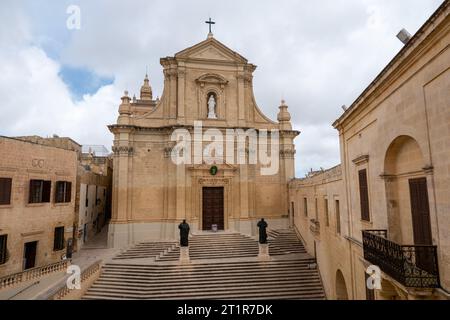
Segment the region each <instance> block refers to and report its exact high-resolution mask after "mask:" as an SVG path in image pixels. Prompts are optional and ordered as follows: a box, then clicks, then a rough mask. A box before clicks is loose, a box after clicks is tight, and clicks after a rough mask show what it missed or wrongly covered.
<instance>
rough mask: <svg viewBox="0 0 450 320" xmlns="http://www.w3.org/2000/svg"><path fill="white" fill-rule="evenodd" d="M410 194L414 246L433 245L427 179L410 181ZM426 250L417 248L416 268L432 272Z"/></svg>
mask: <svg viewBox="0 0 450 320" xmlns="http://www.w3.org/2000/svg"><path fill="white" fill-rule="evenodd" d="M409 193H410V201H411V215H412V225H413V236H414V244H415V245H418V246H421V245H425V246H427V245H432V244H433V240H432V236H431V223H430V206H429V203H428V190H427V179H426V178H417V179H409ZM430 254H431V253H430V251H428V250H426V248H421V247H417V248H416V266H417V267H419V268H420V269H422V270H425V271H427V270H429V271H431V270H432V268H433V266H432V258H433V257H431V256H430Z"/></svg>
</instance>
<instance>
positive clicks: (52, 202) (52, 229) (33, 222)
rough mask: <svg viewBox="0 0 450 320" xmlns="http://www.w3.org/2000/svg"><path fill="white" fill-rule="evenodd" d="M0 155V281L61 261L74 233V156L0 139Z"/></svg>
mask: <svg viewBox="0 0 450 320" xmlns="http://www.w3.org/2000/svg"><path fill="white" fill-rule="evenodd" d="M37 138H38V137H35V138H34V140H35V141H36V139H37ZM31 140H33V139H31ZM60 142H62V141H60ZM66 142H67V141H66ZM0 154H1V162H0V277H1V276H5V275H8V274H11V273H16V272H20V271H22V270H24V269H30V268H33V267H38V266H43V265H46V264H50V263H54V262H58V261H61V258H62V256H63V255H64V254H65V253H66V251H65V249H66V243H67V239H69V238H71V237H72V233H73V218H74V203H75V201H74V199H75V188H74V187H73V186H75V183H76V178H77V153H76V151H75V150H67V149H65V148H60V147H52V146H47V145H44V144H38V143H36V142H30V141H24V140H19V139H15V138H7V137H0Z"/></svg>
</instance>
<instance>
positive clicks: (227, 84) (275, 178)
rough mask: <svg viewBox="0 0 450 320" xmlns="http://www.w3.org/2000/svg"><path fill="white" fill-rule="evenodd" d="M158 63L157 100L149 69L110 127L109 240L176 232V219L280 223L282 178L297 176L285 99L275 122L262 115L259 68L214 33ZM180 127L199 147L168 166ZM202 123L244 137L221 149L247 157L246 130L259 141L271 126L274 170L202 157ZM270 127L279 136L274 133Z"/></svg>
mask: <svg viewBox="0 0 450 320" xmlns="http://www.w3.org/2000/svg"><path fill="white" fill-rule="evenodd" d="M160 62H161V65H162V67H163V72H164V91H163V94H162V96H161V99H153V92H152V88H151V86H150V82H149V79H148V77H147V76H146V77H145V80H144V84H143V86H142V88H141V92H140V99H136V98H133V99H131V98H130V97H128V94H127V93H126V94H125V95H124V96H123V97H122V103H121V105H120V107H119V117H118V119H117V123H116V124H112V125H110V126H109V129H110V131H111V132H112V133H113V134H114V146H113V151H114V179H113V213H112V220H111V224H110V226H109V238H108V241H109V244H110V245H111V246H123V245H127V244H130V243H135V242H137V241H141V240H144V239H175V238H176V237H177V235H178V232H177V226H178V224H179V223H180V222H181V220H182V219H187V220H188V222H189V223H190V225H191V229H192V230H194V232H195V231H196V230H211V228H213V227H214V225H215V226H216V227H217V229H219V230H220V229H222V230H236V231H240V232H242V233H245V234H254V233H255V231H256V230H255V229H256V227H255V225H256V221H257V220H258V219H259V218H260V217H264V218H266V219H267V220H268V221H269V224H270V225H271V226H273V227H286V226H287V225H288V223H289V217H288V211H289V210H288V199H287V183H288V181H289V180H291V179H292V178H293V177H294V153H295V148H294V144H293V139H294V138H295V137H296V136H297V135H298V133H299V132H297V131H294V130H292V127H291V123H290V115H289V112H288V111H287V106H286V105H285V104H284V102H283V103H282V105H281V106H280V111H279V114H278V121H272V120H270V119H268V118H267V117H266V116H265V115H264V114H263V113H262V112H261V110H260V109H259V108H258V106H257V103H256V100H255V97H254V94H253V86H252V84H253V82H252V78H253V72H254V71H255V69H256V66H255V65H253V64H251V63H249V62H248V61H247V59H245V58H244V57H242V56H241V55H240V54H238V53H236V52H234V51H232V50H231V49H229V48H227V47H226V46H225V45H223V44H222V43H221V42H219V41H218V40H216V39H215V38H214V37H213V35H212V34H211V33H210V34H209V35H208V38H207V39H206V40H204V41H202V42H200V43H198V44H196V45H194V46H192V47H190V48H187V49H185V50H182V51H180V52H178V53H176V54H175V55H174V56H173V57H165V58H162V59H161V60H160ZM199 124H201V128H200V129H199V128H198V125H199ZM177 129H178V131H180V130H181V131H182V132H184V133H187V134H189V135H190V136H191V137H193V138H192V144H191V145H190V148H191V149H189V148H186V149H184V152H187V153H191V152H190V151H192V154H194V155H195V153H196V150H195V144H196V143H200V148H201V151H200V160H199V159H198V158H195V159H194V160H193V161H192V162H191V163H184V164H178V165H177V164H175V163H174V161H173V157H172V156H173V153H174V152H177V150H176V142H175V141H173V139H172V138H173V133H174V131H176V130H177ZM196 130H199V131H196ZM208 130H215V131H214V132H215V133H217V131H218V132H219V133H222V134H223V135H224V136H225V134H226V132H227V130H235V132H237V131H239V130H242V131H244V132H246V133H248V134H249V136H250V137H248V138H247V139H245V140H246V143H245V145H244V146H243V147H239V145H238V143H237V142H236V141H237V140H235V143H233V142H231V144H227V148H226V150H227V156H228V151H231V150H232V151H234V159H235V158H236V157H237V154H240V155H244V156H245V157H246V159H250V158H251V157H252V156H253V155H254V153H255V152H258V154H259V148H258V151H256V150H253V149H252V148H250V147H249V144H250V141H251V137H253V134H255V135H257V138H259V137H261V135H262V132H263V131H264V130H269V132H268V133H267V136H268V137H269V138H268V140H269V141H271V142H274V143H275V142H276V147H277V148H278V149H277V150H276V154H275V152H272V153H271V156H275V157H276V162H277V163H278V162H279V166H277V170H276V172H275V173H274V174H268V175H265V174H262V173H261V172H262V167H265V164H262V163H261V162H259V161H258V162H257V163H250V162H248V161H247V162H245V163H244V164H242V163H239V164H238V163H237V161H233V160H230V158H227V159H226V161H223V163H220V161H218V162H212V163H208V161H205V159H203V160H202V158H201V154H202V152H203V151H202V150H204V148H205V147H206V146H207V145H208V144H209V142H205V141H206V140H208V139H205V135H207V134H208ZM249 130H250V131H249ZM275 131H277V132H278V137H279V139H275V136H276V134H275V133H272V132H275ZM209 132H211V131H209ZM196 134H199V136H200V137H198V136H196ZM202 136H203V137H202ZM209 141H213V140H209ZM259 141H260V140H258V142H259ZM227 142H229V140H227ZM202 143H203V144H202ZM188 149H189V150H188ZM197 155H198V154H197ZM273 160H274V161H275V158H273Z"/></svg>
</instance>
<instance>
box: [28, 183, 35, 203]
mask: <svg viewBox="0 0 450 320" xmlns="http://www.w3.org/2000/svg"><path fill="white" fill-rule="evenodd" d="M35 188H36V180H30V190H29V195H28V203H33V202H34V199H33V198H34V197H33V195H34V193H35Z"/></svg>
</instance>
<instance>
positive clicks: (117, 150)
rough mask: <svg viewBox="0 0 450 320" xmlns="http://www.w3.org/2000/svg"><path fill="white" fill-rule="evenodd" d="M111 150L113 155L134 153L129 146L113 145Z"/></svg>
mask: <svg viewBox="0 0 450 320" xmlns="http://www.w3.org/2000/svg"><path fill="white" fill-rule="evenodd" d="M112 151H113V152H114V155H120V156H124V155H125V156H132V155H133V153H134V148H133V147H130V146H113V147H112Z"/></svg>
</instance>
